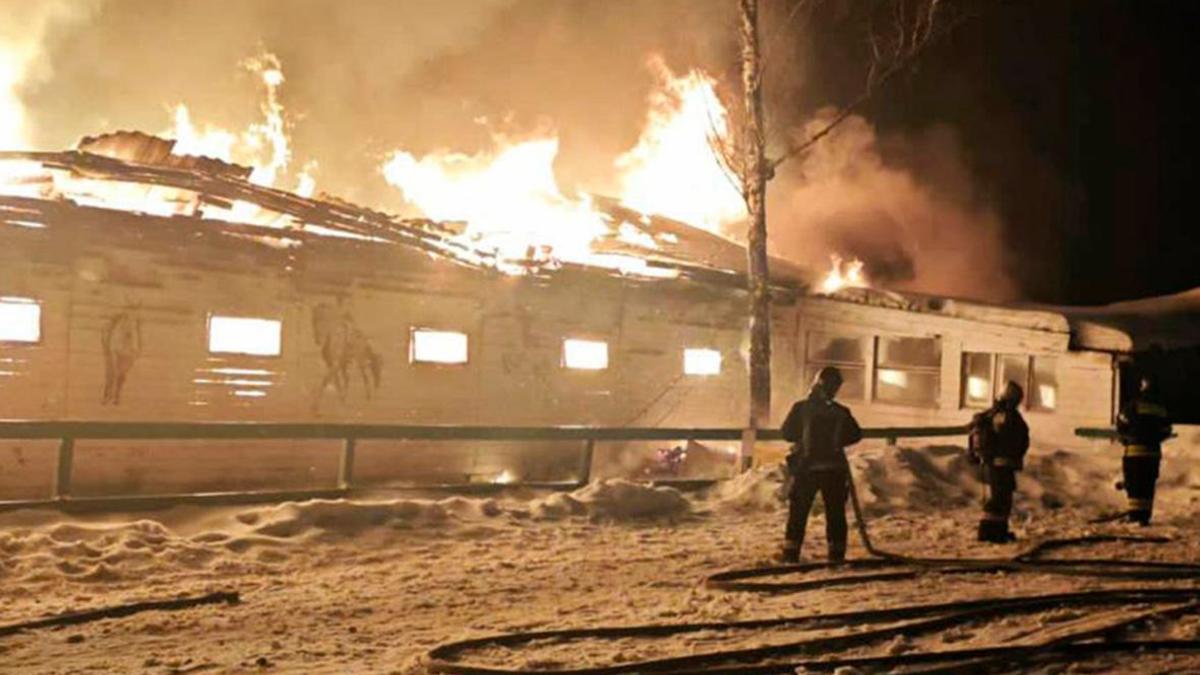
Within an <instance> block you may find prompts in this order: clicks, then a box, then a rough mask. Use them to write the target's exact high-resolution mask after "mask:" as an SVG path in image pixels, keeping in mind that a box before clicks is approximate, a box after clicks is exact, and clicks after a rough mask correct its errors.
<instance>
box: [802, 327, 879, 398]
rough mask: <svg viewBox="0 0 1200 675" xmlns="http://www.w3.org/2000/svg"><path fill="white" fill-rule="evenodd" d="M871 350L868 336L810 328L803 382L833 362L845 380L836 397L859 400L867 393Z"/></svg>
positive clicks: (807, 381) (812, 377)
mask: <svg viewBox="0 0 1200 675" xmlns="http://www.w3.org/2000/svg"><path fill="white" fill-rule="evenodd" d="M870 354H871V339H870V338H869V337H865V336H849V335H834V334H832V333H821V332H816V331H814V332H810V333H809V334H808V343H807V346H806V349H805V369H804V383H805V385H807V384H808V383H810V382H812V381H813V379H815V378H816V376H817V372H818V371H820V370H821V369H822V368H824V367H825V366H835V367H836V368H837V369H838V370H839V371H841V373H842V379H843V380H844V383H843V384H842V389H841V391H840V392H839V393H838V395H839V397H841V398H844V399H858V400H862V399H863V398H864V397H865V395H866V384H865V383H866V374H867V360H868V359H869V357H870Z"/></svg>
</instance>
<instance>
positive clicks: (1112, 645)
mask: <svg viewBox="0 0 1200 675" xmlns="http://www.w3.org/2000/svg"><path fill="white" fill-rule="evenodd" d="M850 499H851V503H852V506H853V508H854V515H855V520H856V525H857V531H858V535H859V537H860V538H861V540H862V543H863V546H864V548H866V550H867V552H868V553H869V554H870V555H871V556H872V557H870V558H864V559H859V560H848V561H845V562H842V563H824V562H813V563H800V564H792V565H781V566H771V567H759V568H751V569H742V570H732V571H728V572H719V573H716V574H713V575H711V576H709V577H707V578H706V579H705V584H706V585H707V586H708V587H709V588H713V589H720V590H725V591H739V592H757V593H801V592H808V591H814V590H817V589H825V588H831V587H837V586H855V585H861V584H868V583H873V582H881V581H895V580H905V579H915V578H918V577H920V576H922V575H926V574H929V573H938V574H988V573H1036V574H1050V575H1063V576H1082V577H1094V578H1101V579H1111V580H1121V581H1131V580H1136V581H1146V582H1167V581H1173V582H1189V581H1190V582H1197V581H1200V565H1195V564H1187V563H1169V562H1155V561H1143V560H1121V559H1087V558H1085V559H1058V558H1056V559H1049V558H1043V557H1042V556H1043V555H1044V554H1046V553H1049V552H1051V551H1056V550H1060V549H1067V548H1071V547H1079V546H1088V545H1094V544H1101V543H1111V542H1129V543H1147V544H1161V543H1166V542H1169V541H1170V540H1169V539H1167V538H1164V537H1133V536H1122V535H1092V536H1083V537H1074V538H1067V539H1049V540H1045V541H1042V542H1041V543H1039V544H1037V545H1035V546H1033V547H1031V548H1029V549H1027V550H1025V551H1023V552H1021V553H1019V554H1017V555H1015V556H1012V557H1009V558H979V559H962V558H922V557H915V556H909V555H904V554H900V553H895V552H891V551H887V550H884V549H880V548H878V547H877V546H875V545H874V543H873V542H872V541H871V537H870V532H869V531H868V528H867V522H866V519H865V518H864V516H863V512H862V507H861V505H860V503H859V499H858V492H857V488H856V487H855V484H854V480H853V476H851V478H850ZM824 570H837V571H839V572H850V573H848V574H836V575H833V576H825V577H821V578H816V579H807V580H805V579H801V580H796V581H780V580H777V579H778V578H779V577H783V576H803V575H805V574H807V573H810V572H818V571H824ZM860 572H865V573H860ZM1130 606H1136V607H1138V608H1139V609H1138V610H1137V611H1135V612H1133V613H1131V614H1127V615H1124V616H1121V617H1118V618H1115V619H1113V620H1109V621H1107V622H1103V623H1101V624H1100V625H1099V626H1091V627H1087V628H1083V629H1080V630H1075V631H1070V632H1066V633H1064V634H1061V635H1058V636H1056V637H1051V638H1048V639H1045V640H1042V641H1041V642H1036V643H1032V644H1015V645H997V646H987V647H976V648H963V649H936V650H930V651H912V652H908V653H901V654H885V655H880V656H857V657H844V658H829V657H828V654H830V653H832V652H833V651H834V650H841V651H844V650H847V649H853V648H858V647H869V646H872V645H880V644H884V643H887V642H889V641H892V640H896V639H898V638H900V639H907V638H911V637H916V636H921V635H930V634H937V633H940V632H943V631H946V630H948V629H952V628H955V627H958V626H963V625H968V624H971V623H975V622H978V621H980V620H981V619H989V618H999V617H1009V616H1014V615H1020V614H1031V613H1035V612H1041V611H1047V610H1055V609H1083V608H1104V607H1108V608H1116V609H1122V608H1126V607H1130ZM1188 614H1200V585H1197V584H1192V585H1184V584H1178V583H1177V584H1176V585H1172V586H1155V585H1147V586H1141V587H1133V588H1131V587H1121V588H1112V589H1101V590H1089V591H1079V592H1071V593H1052V594H1039V595H1026V596H1016V597H1006V598H992V599H974V600H961V601H954V602H942V603H934V604H924V605H907V606H899V607H889V608H885V609H869V610H859V611H850V612H841V613H836V614H805V615H799V616H789V617H780V618H771V619H757V620H749V621H728V622H704V623H677V624H650V625H640V626H613V627H588V628H577V629H565V630H550V631H532V632H514V633H505V634H501V635H493V636H489V637H482V638H475V639H469V640H461V641H456V642H450V643H444V644H442V645H439V646H437V647H435V648H433V649H432V650H430V651H429V652H428V653H427V655H426V662H427V667H428V669H429V670H430V671H431V672H434V673H449V674H452V675H509V674H511V673H519V672H539V673H554V674H556V675H617V674H622V673H646V672H654V673H700V672H703V673H719V674H722V675H749V674H751V673H794V672H797V670H799V669H806V670H808V671H812V672H826V671H833V670H836V669H837V668H842V667H852V668H856V669H860V670H867V671H880V672H898V671H902V672H906V673H923V674H926V675H928V674H932V673H939V674H942V673H959V672H964V671H965V670H972V671H982V672H988V671H992V672H994V671H996V669H1000V670H1001V671H1003V670H1005V669H1008V670H1011V669H1012V668H1014V667H1020V668H1022V669H1025V668H1028V667H1030V666H1031V665H1034V664H1045V663H1055V662H1064V661H1074V660H1078V659H1080V658H1089V657H1096V656H1101V655H1115V654H1131V653H1149V652H1161V653H1183V652H1200V640H1126V639H1117V638H1119V637H1120V636H1121V635H1122V634H1124V633H1126V632H1128V631H1129V630H1130V629H1134V628H1137V627H1139V626H1144V625H1146V624H1149V623H1152V622H1157V621H1161V620H1164V619H1171V618H1175V617H1178V616H1183V615H1188ZM806 627H811V628H822V629H838V628H841V629H861V630H846V632H843V633H839V634H835V635H832V636H823V637H815V638H808V639H805V640H798V641H793V642H789V643H786V644H772V645H769V646H754V647H747V648H736V649H726V650H720V651H708V652H703V653H698V654H688V655H685V656H673V657H665V658H656V659H651V660H643V661H637V662H622V663H612V664H606V665H597V666H585V667H575V668H566V667H564V668H559V669H544V668H539V669H537V670H536V671H530V670H523V669H520V668H515V669H514V668H506V667H500V666H496V665H486V664H480V663H471V662H469V661H465V660H464V657H465V656H466V655H468V654H469V653H470V652H474V651H479V650H487V649H506V650H509V651H520V650H521V649H529V648H538V647H539V646H542V645H546V644H549V643H570V642H577V641H583V640H592V641H611V642H616V641H619V640H628V639H653V638H659V639H661V638H669V637H672V636H680V635H687V634H696V633H701V632H706V631H726V632H734V631H762V630H770V629H778V628H806ZM814 655H815V656H814ZM822 655H824V656H822Z"/></svg>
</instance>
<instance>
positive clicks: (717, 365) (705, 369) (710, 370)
mask: <svg viewBox="0 0 1200 675" xmlns="http://www.w3.org/2000/svg"><path fill="white" fill-rule="evenodd" d="M683 372H684V374H686V375H720V374H721V352H719V351H717V350H715V349H685V350H683Z"/></svg>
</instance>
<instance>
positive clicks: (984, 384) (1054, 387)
mask: <svg viewBox="0 0 1200 675" xmlns="http://www.w3.org/2000/svg"><path fill="white" fill-rule="evenodd" d="M1009 382H1016V383H1017V384H1019V385H1021V389H1022V390H1023V391H1024V392H1025V403H1024V406H1025V408H1027V409H1029V410H1044V411H1051V410H1054V409H1055V407H1057V404H1058V370H1057V362H1056V361H1055V360H1054V359H1053V358H1050V357H1041V356H1037V357H1031V356H1026V355H1024V354H997V355H992V354H984V353H974V352H964V353H963V384H962V386H963V390H962V403H963V407H968V408H986V407H987V406H989V405H991V404H992V401H994V400H995V398H996V397H998V396H999V395H1000V393H1001V392H1003V391H1004V387H1005V385H1007V384H1008V383H1009Z"/></svg>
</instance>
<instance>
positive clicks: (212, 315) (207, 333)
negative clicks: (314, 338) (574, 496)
mask: <svg viewBox="0 0 1200 675" xmlns="http://www.w3.org/2000/svg"><path fill="white" fill-rule="evenodd" d="M213 319H249V320H253V321H273V322H275V323H276V324H278V325H279V352H278V353H277V354H256V353H253V352H234V351H224V350H221V351H218V350H214V349H213V348H212V324H213ZM283 326H284V321H283V317H281V316H279V315H266V316H262V315H259V316H248V315H246V314H222V313H220V312H209V313H208V319H207V321H205V323H204V352H205V354H207V355H208V356H210V357H213V356H215V357H234V358H249V359H282V358H283V354H284V351H285V347H286V344H287V340H286V337H285V332H284V330H283Z"/></svg>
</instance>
